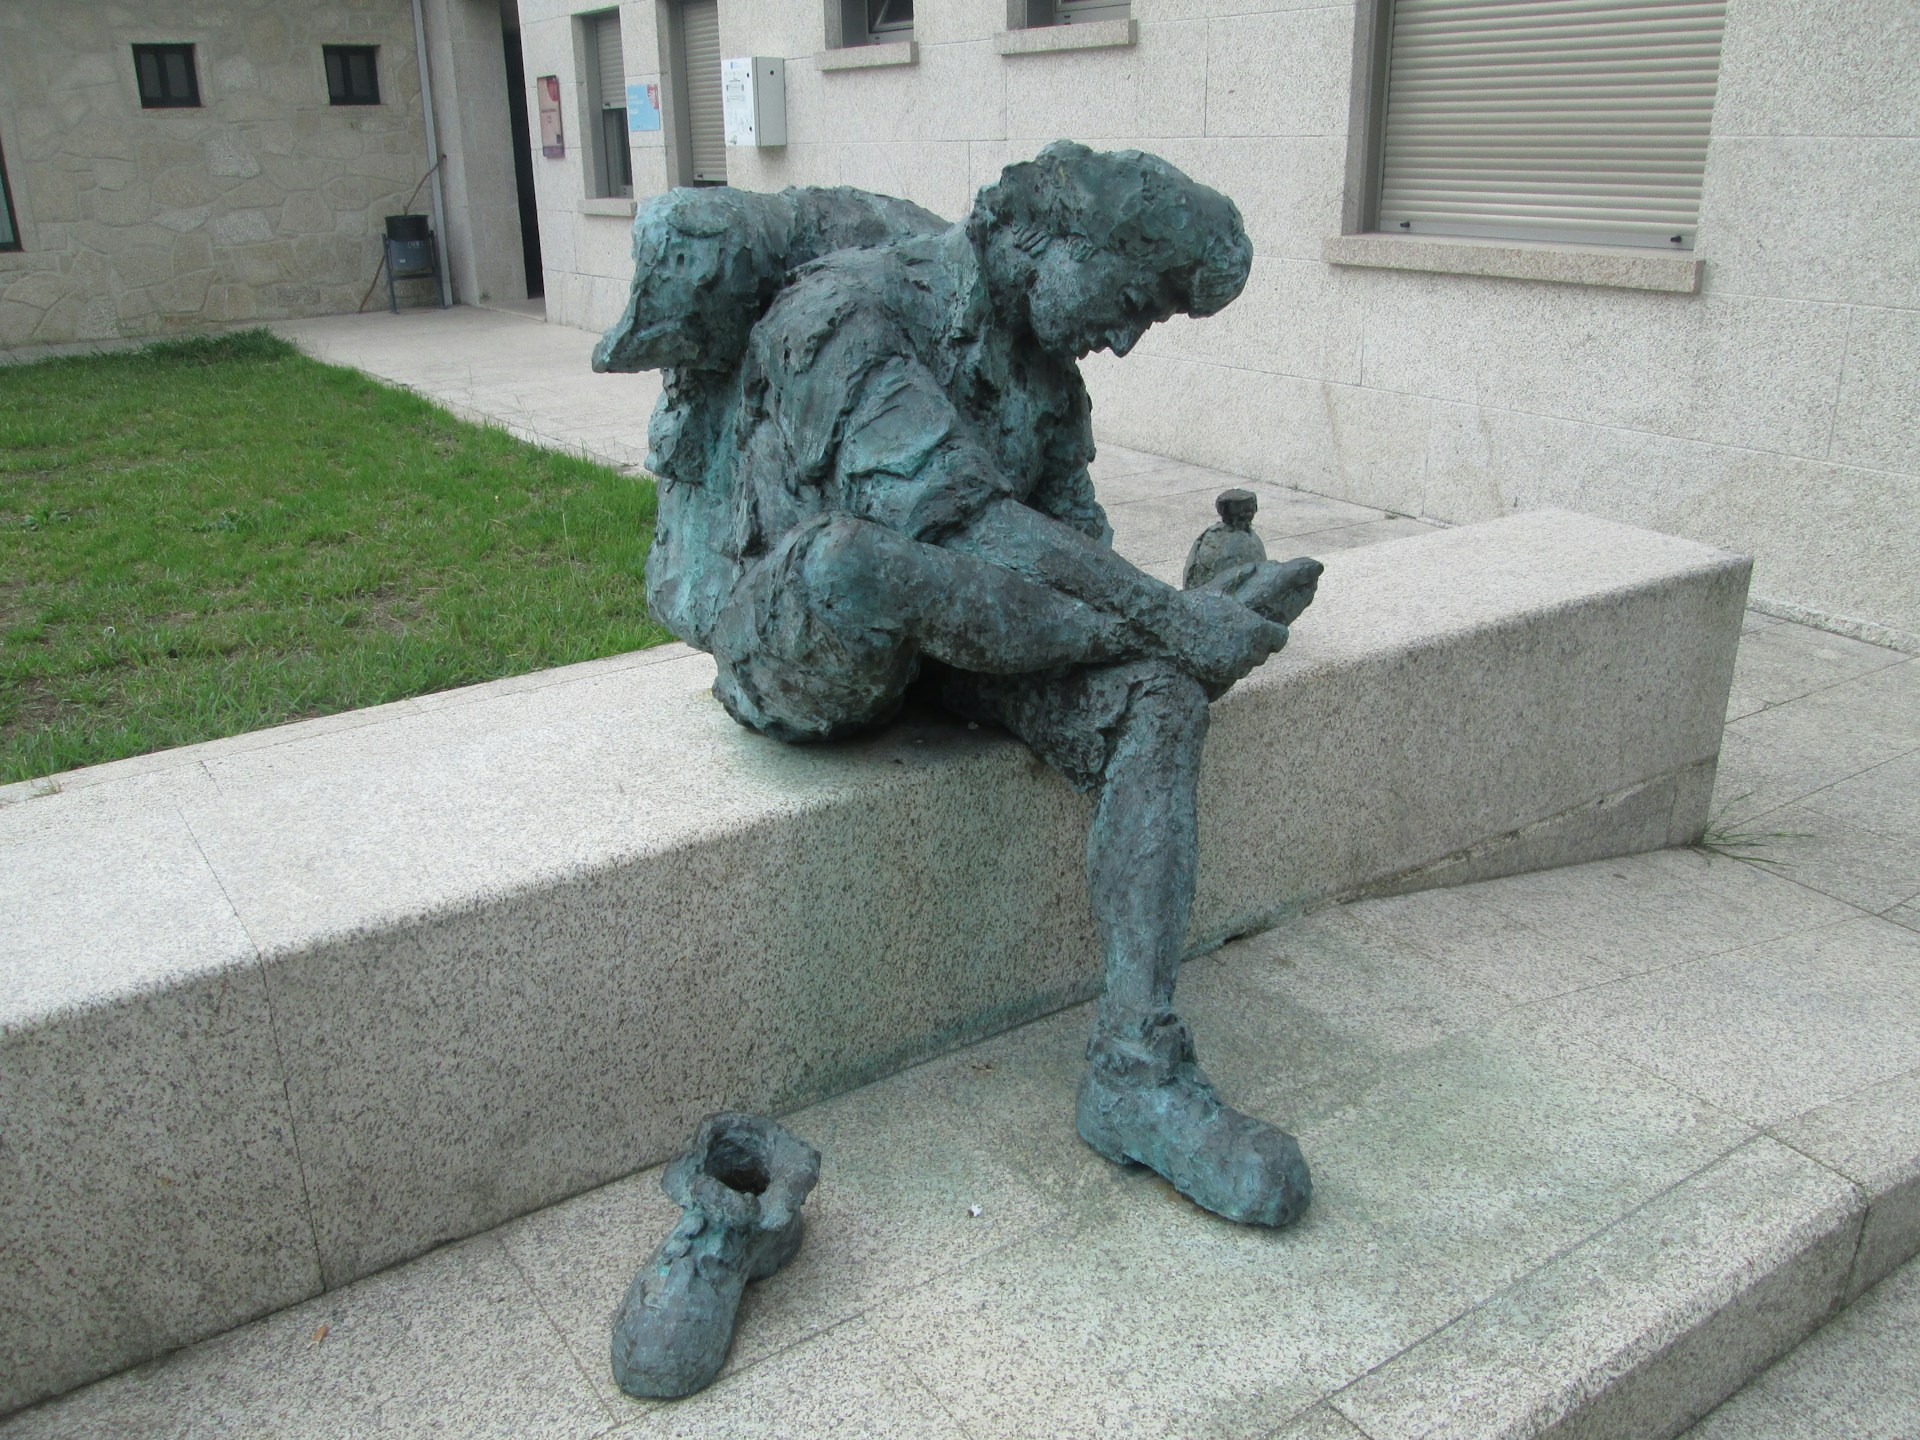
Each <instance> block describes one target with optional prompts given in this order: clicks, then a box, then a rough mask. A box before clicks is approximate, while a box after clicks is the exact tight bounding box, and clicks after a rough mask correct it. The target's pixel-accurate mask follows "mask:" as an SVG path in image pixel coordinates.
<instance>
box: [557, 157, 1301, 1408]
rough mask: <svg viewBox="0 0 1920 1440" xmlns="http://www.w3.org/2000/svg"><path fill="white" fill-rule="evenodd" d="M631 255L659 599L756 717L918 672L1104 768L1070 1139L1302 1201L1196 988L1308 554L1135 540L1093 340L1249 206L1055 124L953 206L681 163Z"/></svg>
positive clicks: (871, 712)
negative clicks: (1248, 740)
mask: <svg viewBox="0 0 1920 1440" xmlns="http://www.w3.org/2000/svg"><path fill="white" fill-rule="evenodd" d="M634 260H635V272H634V279H633V289H632V293H631V296H630V299H629V303H628V306H627V309H626V312H625V314H623V315H622V317H621V319H620V321H619V322H618V323H617V324H616V325H614V327H613V328H612V329H611V330H609V331H608V332H607V334H606V336H605V338H604V339H603V340H602V341H601V343H600V346H599V348H598V349H597V350H596V352H595V355H594V368H595V369H596V370H642V369H655V368H657V369H660V370H662V371H663V375H664V383H665V390H664V393H663V395H662V397H661V401H660V405H659V408H658V409H657V410H656V412H655V414H654V418H653V424H652V428H651V431H650V436H649V439H650V443H651V454H650V456H649V459H648V466H649V468H650V469H652V470H653V471H655V473H657V474H658V475H659V477H660V478H661V481H662V482H663V483H662V491H661V497H660V518H659V528H658V532H657V534H656V537H655V541H654V548H653V552H652V554H651V556H650V558H649V560H648V563H647V584H648V596H649V599H650V601H651V603H652V605H653V607H654V610H655V612H656V614H657V615H658V616H659V618H660V619H661V620H662V621H664V622H665V623H666V624H667V625H669V626H670V627H671V628H672V629H673V630H674V631H675V632H676V633H677V634H679V635H680V636H681V637H682V638H683V639H685V640H686V641H687V642H688V643H690V644H693V645H696V646H698V647H700V648H701V649H703V650H706V651H709V652H711V653H712V655H713V657H714V660H715V662H716V663H717V665H718V672H719V673H718V678H717V679H716V681H715V683H714V693H715V694H716V695H717V696H718V697H719V699H720V701H721V702H722V703H723V704H724V705H725V706H726V707H727V710H728V711H729V712H730V713H731V714H732V715H733V716H734V718H735V719H737V720H738V721H740V722H741V723H742V724H743V725H746V726H749V727H750V728H752V729H754V730H756V731H758V732H760V733H761V734H764V735H769V736H772V737H774V738H775V739H778V740H783V741H789V742H805V741H813V740H825V739H831V738H834V737H837V736H844V735H849V734H853V733H856V732H859V731H862V730H866V729H869V728H871V727H873V726H876V725H880V724H883V723H884V722H886V721H887V720H888V719H889V718H890V717H891V716H893V714H894V713H895V712H896V711H897V710H898V708H899V707H900V705H901V703H902V700H903V699H904V698H905V697H906V695H907V694H908V693H909V691H910V690H912V691H914V692H915V693H916V694H919V695H923V696H925V697H927V698H928V699H930V700H932V701H933V702H934V703H936V704H939V705H942V706H944V707H945V708H947V709H949V710H951V711H954V712H956V713H958V714H960V715H963V716H966V717H968V718H970V719H974V720H978V721H984V722H990V723H993V724H997V725H1000V726H1003V727H1004V728H1005V729H1007V730H1009V731H1011V732H1012V733H1013V734H1015V735H1016V736H1018V737H1019V738H1020V739H1022V740H1023V741H1025V742H1026V743H1027V744H1028V745H1029V746H1031V747H1032V748H1033V750H1034V751H1035V752H1037V753H1038V754H1039V755H1040V756H1041V757H1042V758H1043V759H1045V760H1046V761H1047V762H1048V763H1049V764H1051V765H1052V766H1053V767H1054V768H1055V769H1057V770H1058V771H1059V772H1060V773H1061V774H1063V775H1064V776H1065V777H1066V778H1067V779H1068V780H1069V781H1070V782H1072V783H1073V784H1074V785H1075V786H1077V787H1079V788H1080V789H1082V790H1087V791H1091V792H1092V793H1093V794H1094V796H1095V797H1096V801H1095V810H1094V816H1093V823H1092V827H1091V834H1090V837H1089V841H1088V848H1087V880H1088V889H1089V892H1090V896H1091V899H1092V905H1093V912H1094V916H1095V919H1096V922H1097V925H1098V930H1099V935H1100V940H1101V944H1102V946H1103V949H1104V958H1105V963H1106V990H1105V994H1104V996H1103V997H1102V999H1101V1002H1100V1008H1099V1019H1098V1022H1097V1024H1096V1026H1095V1028H1094V1033H1093V1038H1092V1041H1091V1044H1090V1046H1089V1060H1090V1065H1089V1068H1088V1072H1087V1075H1086V1078H1085V1079H1084V1081H1083V1082H1082V1084H1081V1087H1080V1094H1079V1101H1078V1111H1077V1121H1078V1127H1079V1131H1080V1134H1081V1136H1082V1137H1083V1138H1084V1139H1085V1140H1086V1141H1087V1143H1088V1144H1089V1145H1091V1146H1092V1147H1093V1148H1094V1149H1096V1150H1097V1151H1099V1152H1100V1153H1101V1154H1102V1155H1105V1156H1106V1157H1108V1158H1109V1159H1111V1160H1114V1161H1117V1162H1128V1161H1131V1162H1138V1163H1140V1164H1144V1165H1148V1166H1150V1167H1152V1168H1153V1169H1154V1170H1156V1171H1158V1172H1159V1173H1160V1174H1161V1175H1163V1176H1165V1177H1166V1178H1167V1179H1168V1180H1170V1181H1171V1182H1172V1183H1173V1184H1174V1185H1175V1186H1176V1187H1177V1188H1178V1189H1179V1190H1180V1191H1182V1192H1183V1193H1184V1194H1186V1195H1188V1196H1189V1197H1191V1198H1192V1199H1193V1200H1195V1201H1196V1202H1197V1203H1199V1204H1201V1205H1203V1206H1205V1207H1206V1208H1207V1209H1209V1210H1212V1211H1214V1212H1216V1213H1218V1214H1220V1215H1224V1216H1227V1217H1228V1218H1230V1219H1233V1220H1238V1221H1243V1222H1246V1223H1250V1224H1259V1225H1284V1224H1286V1223H1287V1222H1289V1221H1291V1220H1293V1219H1294V1218H1296V1217H1297V1216H1298V1215H1299V1214H1300V1213H1301V1212H1302V1211H1303V1210H1304V1209H1305V1207H1306V1205H1307V1201H1308V1196H1309V1193H1310V1184H1309V1180H1308V1173H1307V1166H1306V1163H1305V1161H1304V1160H1303V1159H1302V1157H1301V1154H1300V1149H1299V1146H1298V1145H1297V1144H1296V1143H1295V1141H1294V1139H1293V1137H1292V1136H1291V1135H1288V1134H1287V1133H1286V1132H1284V1131H1282V1130H1280V1129H1278V1128H1277V1127H1275V1126H1273V1125H1269V1124H1267V1123H1266V1122H1265V1121H1262V1120H1258V1119H1255V1118H1254V1117H1252V1116H1249V1115H1245V1114H1242V1113H1241V1112H1239V1111H1237V1110H1234V1109H1232V1108H1230V1107H1229V1106H1227V1105H1226V1104H1224V1103H1222V1101H1221V1100H1220V1099H1219V1097H1218V1096H1217V1095H1216V1093H1215V1091H1214V1089H1213V1086H1212V1085H1211V1084H1210V1083H1209V1082H1208V1080H1207V1077H1206V1075H1205V1074H1204V1073H1203V1072H1202V1070H1201V1069H1200V1067H1199V1065H1198V1063H1197V1061H1196V1059H1195V1054H1194V1046H1193V1039H1192V1036H1191V1034H1190V1032H1189V1031H1188V1028H1187V1026H1186V1024H1185V1022H1183V1021H1182V1020H1181V1019H1180V1017H1179V1016H1178V1015H1177V1014H1176V1013H1175V1011H1174V1008H1173V995H1174V984H1175V979H1176V976H1177V973H1178V968H1179V961H1180V955H1181V951H1182V947H1183V944H1184V941H1185V937H1186V931H1187V922H1188V918H1189V914H1190V912H1191V909H1192V902H1193V890H1194V865H1195V857H1196V850H1197V836H1196V816H1195V794H1196V786H1197V782H1198V777H1199V769H1200V752H1201V744H1202V741H1203V739H1204V737H1205V734H1206V729H1207V706H1208V701H1209V700H1210V699H1212V698H1215V697H1217V696H1218V695H1220V694H1221V693H1223V692H1224V691H1225V690H1226V688H1227V687H1228V686H1230V685H1231V684H1233V682H1234V681H1236V680H1238V679H1240V678H1241V677H1242V676H1244V675H1246V674H1247V673H1248V672H1249V671H1251V670H1252V669H1253V668H1254V667H1255V666H1257V665H1259V664H1261V663H1262V662H1263V661H1264V660H1266V659H1267V657H1268V656H1270V655H1272V654H1273V653H1274V652H1275V651H1277V650H1279V649H1280V647H1281V646H1282V645H1284V644H1285V643H1286V640H1287V626H1288V624H1290V623H1291V622H1292V621H1293V620H1295V619H1296V618H1297V617H1298V616H1299V614H1300V613H1301V612H1302V611H1303V610H1305V609H1306V607H1307V605H1308V604H1309V603H1310V602H1311V600H1312V598H1313V593H1314V586H1315V583H1316V581H1317V579H1318V577H1319V574H1320V565H1319V563H1318V562H1317V561H1313V560H1308V559H1299V560H1292V561H1288V562H1285V563H1284V564H1276V563H1274V562H1271V561H1268V560H1266V559H1265V558H1264V552H1261V551H1259V549H1258V541H1257V539H1255V538H1254V537H1253V536H1252V534H1251V532H1250V531H1246V533H1245V537H1244V539H1245V540H1250V541H1252V542H1253V544H1252V547H1251V548H1249V547H1248V546H1246V545H1245V544H1244V541H1242V539H1241V536H1240V535H1239V533H1238V532H1239V531H1243V530H1245V525H1244V523H1241V521H1240V516H1239V510H1240V509H1242V508H1246V507H1245V506H1244V505H1243V504H1241V502H1239V501H1237V500H1236V501H1235V502H1234V507H1233V513H1232V514H1231V515H1229V514H1228V512H1227V509H1226V508H1223V511H1222V514H1223V521H1224V523H1225V524H1226V525H1227V527H1228V528H1229V529H1230V530H1233V531H1235V532H1236V533H1234V534H1233V535H1231V536H1228V537H1226V538H1227V541H1228V542H1230V543H1223V544H1214V543H1213V542H1209V544H1210V547H1211V548H1217V549H1220V550H1221V551H1222V553H1221V554H1220V555H1219V556H1218V557H1217V559H1218V560H1219V561H1222V562H1230V563H1224V564H1215V563H1211V562H1210V563H1208V564H1206V565H1203V566H1202V567H1201V571H1202V572H1204V573H1196V574H1195V575H1193V576H1191V577H1190V579H1189V588H1186V589H1182V590H1176V589H1174V588H1172V587H1170V586H1167V585H1164V584H1162V583H1161V582H1159V581H1157V580H1154V579H1152V578H1150V577H1149V576H1147V575H1145V574H1143V573H1141V572H1140V571H1139V570H1138V569H1136V568H1135V567H1134V566H1133V565H1131V564H1129V563H1128V562H1127V561H1126V560H1124V559H1122V558H1121V557H1120V556H1119V555H1118V554H1116V553H1115V552H1114V550H1113V548H1112V546H1111V544H1110V543H1109V542H1110V540H1111V538H1112V532H1111V530H1110V528H1109V527H1108V525H1107V521H1106V516H1105V515H1104V513H1103V512H1102V511H1101V509H1100V506H1099V504H1098V503H1097V502H1096V501H1095V499H1094V494H1093V486H1092V482H1091V480H1090V478H1089V475H1088V469H1087V467H1088V463H1089V462H1090V461H1091V460H1092V459H1093V455H1094V446H1093V435H1092V427H1091V423H1090V407H1089V402H1088V398H1087V392H1086V388H1085V386H1084V385H1083V384H1082V382H1081V378H1080V373H1079V370H1078V367H1077V365H1076V361H1077V360H1078V359H1079V358H1080V357H1082V356H1085V355H1087V354H1089V353H1090V352H1092V351H1094V350H1099V349H1106V350H1111V351H1112V352H1113V353H1114V354H1115V355H1125V354H1126V353H1127V352H1128V351H1129V350H1131V349H1132V348H1133V346H1134V345H1135V343H1136V342H1137V341H1138V340H1139V339H1140V337H1141V335H1143V334H1144V333H1145V332H1146V330H1147V329H1148V328H1149V327H1150V326H1152V325H1153V324H1155V323H1156V322H1158V321H1162V320H1166V319H1168V318H1169V317H1171V316H1173V315H1175V314H1187V315H1195V316H1201V315H1211V314H1213V313H1214V312H1215V311H1217V310H1219V309H1220V308H1221V307H1222V306H1224V305H1226V304H1227V303H1228V302H1229V301H1231V300H1232V299H1233V298H1234V297H1235V296H1236V295H1238V294H1239V293H1240V290H1241V288H1242V286H1243V285H1244V284H1245V283H1246V279H1247V273H1248V268H1249V265H1250V263H1251V260H1252V247H1251V245H1250V244H1249V242H1248V240H1247V236H1246V232H1245V230H1244V228H1243V227H1242V225H1241V221H1240V215H1239V212H1238V211H1237V210H1236V209H1235V208H1234V206H1233V204H1232V202H1231V201H1229V200H1227V199H1226V198H1225V197H1224V196H1222V195H1220V194H1218V193H1217V192H1215V191H1213V190H1210V189H1208V188H1207V187H1206V186H1203V185H1200V184H1197V183H1195V182H1194V181H1193V180H1191V179H1189V178H1188V177H1187V176H1185V175H1183V174H1182V173H1181V172H1180V171H1178V170H1176V169H1174V168H1173V167H1172V166H1171V165H1169V164H1167V163H1166V162H1165V161H1163V160H1160V159H1158V158H1156V157H1154V156H1151V155H1145V154H1141V153H1140V152H1138V151H1123V152H1119V153H1114V154H1101V153H1096V152H1094V151H1091V150H1088V149H1087V148H1086V147H1084V146H1081V145H1075V144H1071V143H1068V142H1064V141H1063V142H1060V143H1057V144H1054V145H1050V146H1048V147H1047V149H1046V150H1044V151H1043V152H1041V154H1040V155H1039V156H1038V157H1037V158H1036V159H1034V160H1032V161H1030V162H1024V163H1020V164H1016V165H1011V166H1009V167H1008V168H1007V169H1006V170H1005V171H1004V172H1003V174H1002V175H1001V177H1000V179H999V181H998V182H997V183H995V184H993V185H990V186H988V187H986V188H985V189H984V190H982V191H981V192H980V195H979V197H978V199H977V200H976V201H975V204H974V207H973V210H972V213H971V214H969V215H968V216H967V218H966V219H965V220H964V221H963V222H961V223H959V224H956V225H946V224H944V223H943V222H941V221H940V220H938V219H937V218H936V217H934V216H932V215H930V214H928V213H927V212H926V211H924V210H921V209H919V208H918V207H916V206H913V205H909V204H907V203H905V202H903V201H899V200H893V199H887V198H884V197H881V196H875V195H868V194H864V193H862V192H858V191H852V190H844V189H839V190H789V191H786V192H783V193H782V194H779V195H765V194H755V193H749V192H744V191H735V190H727V189H705V190H675V191H672V192H670V193H668V194H666V195H663V196H660V197H659V198H658V199H656V200H653V201H650V202H648V203H647V204H646V205H644V206H642V207H641V209H640V211H639V214H638V215H637V216H636V217H635V221H634ZM1248 498H1250V497H1248ZM1248 514H1249V515H1250V514H1251V511H1250V510H1248ZM1210 533H1211V532H1210ZM1229 552H1230V553H1229ZM1210 555H1211V549H1210ZM714 1243H716V1244H717V1243H718V1242H717V1241H716V1242H714ZM664 1273H665V1272H664V1271H662V1274H663V1275H664ZM645 1281H646V1273H645V1272H643V1274H642V1277H641V1279H640V1280H638V1281H636V1283H635V1291H634V1294H633V1295H631V1296H630V1297H629V1301H628V1307H627V1310H626V1311H624V1312H623V1314H622V1317H621V1320H620V1322H619V1326H620V1327H624V1329H625V1331H626V1334H627V1343H626V1344H625V1349H624V1351H623V1350H622V1346H621V1342H620V1340H619V1339H618V1335H619V1330H618V1329H617V1331H616V1355H619V1354H622V1353H624V1354H625V1355H626V1356H627V1360H626V1362H625V1364H626V1369H627V1373H626V1374H624V1375H623V1377H622V1383H623V1384H626V1385H627V1386H628V1388H629V1389H633V1390H635V1391H636V1393H663V1392H662V1391H660V1390H659V1389H655V1390H652V1391H648V1390H646V1388H645V1387H646V1386H647V1385H648V1384H649V1383H652V1382H650V1381H649V1380H648V1378H647V1371H648V1365H649V1364H650V1363H652V1362H650V1361H649V1359H648V1356H649V1355H650V1354H652V1353H653V1352H655V1351H661V1350H662V1349H663V1348H664V1349H666V1350H670V1349H672V1346H673V1344H674V1343H675V1342H674V1341H673V1340H672V1339H671V1337H670V1336H668V1335H667V1332H665V1331H660V1330H658V1327H657V1325H656V1326H655V1329H654V1330H650V1331H648V1337H647V1343H645V1344H636V1343H635V1336H636V1335H637V1334H638V1329H637V1328H636V1327H640V1326H641V1325H642V1323H643V1321H645V1318H646V1314H647V1313H653V1314H654V1315H655V1318H656V1319H657V1317H658V1310H659V1307H658V1306H657V1305H656V1306H655V1308H654V1311H653V1312H647V1303H648V1302H647V1300H646V1294H647V1293H652V1292H646V1289H645V1284H644V1283H643V1282H645ZM643 1292H644V1293H643ZM646 1323H653V1322H646ZM729 1323H730V1322H729ZM663 1336H665V1337H666V1338H662V1337H663ZM650 1347H651V1348H650ZM722 1353H724V1349H723V1352H722ZM716 1368H717V1365H716ZM676 1383H677V1382H676ZM702 1383H704V1382H702ZM673 1393H683V1392H682V1391H675V1392H673Z"/></svg>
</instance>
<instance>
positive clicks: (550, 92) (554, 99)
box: [533, 75, 567, 160]
mask: <svg viewBox="0 0 1920 1440" xmlns="http://www.w3.org/2000/svg"><path fill="white" fill-rule="evenodd" d="M533 88H534V93H535V95H536V96H537V97H538V99H539V102H540V153H541V154H542V155H544V156H546V157H547V159H549V160H558V159H560V158H562V157H563V156H565V154H566V153H567V138H566V136H565V135H564V134H562V133H561V130H560V77H559V76H558V75H542V76H540V77H539V78H538V79H536V80H535V81H534V82H533Z"/></svg>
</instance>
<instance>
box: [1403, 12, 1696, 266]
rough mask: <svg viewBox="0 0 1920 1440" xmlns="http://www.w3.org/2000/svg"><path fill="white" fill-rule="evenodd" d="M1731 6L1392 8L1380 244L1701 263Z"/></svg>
mask: <svg viewBox="0 0 1920 1440" xmlns="http://www.w3.org/2000/svg"><path fill="white" fill-rule="evenodd" d="M1726 8H1727V7H1726V5H1725V3H1724V0H1393V4H1392V9H1391V21H1390V23H1391V31H1390V34H1389V38H1388V54H1387V66H1386V106H1385V118H1384V124H1383V141H1382V147H1381V155H1380V196H1379V200H1380V203H1379V228H1380V229H1381V230H1384V231H1395V230H1398V231H1403V232H1407V233H1412V234H1430V235H1468V236H1488V237H1495V238H1505V239H1517V240H1562V241H1578V242H1587V243H1598V244H1614V245H1657V246H1661V247H1663V248H1667V249H1682V248H1691V247H1692V245H1693V237H1694V226H1695V224H1696V222H1697V221H1698V218H1699V213H1700V177H1701V173H1702V171H1703V170H1704V168H1705V165H1706V155H1707V127H1708V122H1709V121H1710V120H1711V118H1712V115H1713V96H1714V87H1715V84H1716V82H1717V80H1718V78H1719V71H1720V33H1721V29H1722V25H1723V22H1724V18H1725V15H1726Z"/></svg>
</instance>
